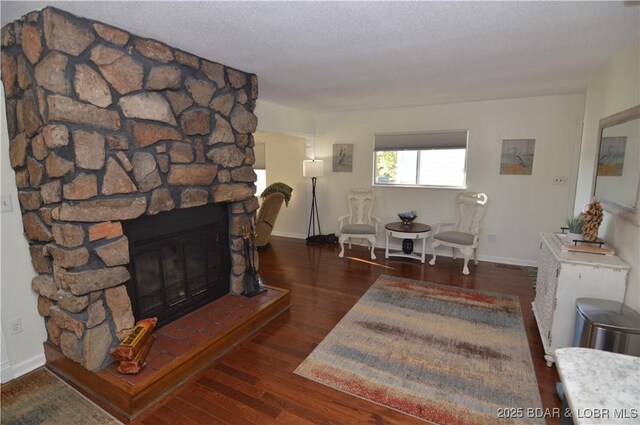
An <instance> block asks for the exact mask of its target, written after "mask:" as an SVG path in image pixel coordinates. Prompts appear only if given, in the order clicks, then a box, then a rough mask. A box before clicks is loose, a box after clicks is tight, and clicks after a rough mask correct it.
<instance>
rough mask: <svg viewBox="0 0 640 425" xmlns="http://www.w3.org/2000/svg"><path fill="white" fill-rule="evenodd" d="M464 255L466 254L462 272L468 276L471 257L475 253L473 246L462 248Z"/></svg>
mask: <svg viewBox="0 0 640 425" xmlns="http://www.w3.org/2000/svg"><path fill="white" fill-rule="evenodd" d="M460 251H462V255H464V266H463V267H462V274H463V275H465V276H467V275H468V274H469V258H471V254H473V248H461V249H460Z"/></svg>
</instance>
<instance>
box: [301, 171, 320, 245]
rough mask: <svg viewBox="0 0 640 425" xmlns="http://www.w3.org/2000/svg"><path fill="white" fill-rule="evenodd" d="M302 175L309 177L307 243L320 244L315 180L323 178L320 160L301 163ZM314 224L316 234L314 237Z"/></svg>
mask: <svg viewBox="0 0 640 425" xmlns="http://www.w3.org/2000/svg"><path fill="white" fill-rule="evenodd" d="M302 175H303V176H304V177H311V193H312V197H311V214H310V215H309V229H308V230H307V242H320V239H321V236H322V230H321V229H320V216H319V215H318V202H317V200H316V180H317V179H318V177H322V176H324V164H323V163H322V160H320V159H307V160H304V161H302ZM316 223H317V224H318V234H317V235H316Z"/></svg>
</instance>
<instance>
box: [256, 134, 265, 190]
mask: <svg viewBox="0 0 640 425" xmlns="http://www.w3.org/2000/svg"><path fill="white" fill-rule="evenodd" d="M265 151H266V149H265V144H264V143H256V144H255V145H254V146H253V152H254V154H255V156H256V162H254V163H253V171H255V172H256V176H258V179H257V180H256V183H255V184H256V196H260V194H261V193H262V191H263V190H265V189H266V188H267V170H266V168H267V167H266V158H265V157H266V155H265Z"/></svg>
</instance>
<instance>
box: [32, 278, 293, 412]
mask: <svg viewBox="0 0 640 425" xmlns="http://www.w3.org/2000/svg"><path fill="white" fill-rule="evenodd" d="M267 288H269V290H272V291H276V292H278V293H279V294H278V295H276V296H275V297H273V298H272V299H271V300H269V301H267V302H265V303H264V304H262V305H260V306H259V307H257V308H256V310H255V311H254V312H252V313H250V314H249V315H247V316H246V317H245V318H243V319H242V320H241V321H239V322H236V323H233V324H231V325H230V326H229V328H227V329H226V330H224V331H223V332H221V333H220V334H218V335H215V336H212V337H211V338H210V339H209V340H208V341H206V342H204V343H202V344H199V345H198V346H197V347H194V348H193V350H190V351H189V352H188V353H185V354H184V355H183V356H181V357H179V358H178V359H176V360H175V361H174V362H172V363H170V364H169V365H167V366H165V367H163V368H162V369H161V370H159V371H157V372H156V373H154V374H153V375H152V376H150V377H149V378H148V379H146V380H144V381H142V382H139V383H136V384H130V383H128V382H125V381H122V380H119V379H117V377H116V376H114V375H113V374H112V373H109V372H107V371H105V370H101V371H98V372H97V373H93V372H91V371H88V370H87V369H85V368H83V367H82V366H81V365H80V364H78V363H75V362H74V361H72V360H70V359H68V358H67V357H65V356H64V355H63V354H62V352H60V350H59V349H58V348H57V347H56V346H55V345H53V344H51V343H50V342H45V343H44V348H45V356H46V359H47V367H48V368H49V369H50V370H51V371H53V372H54V373H55V374H56V375H58V376H60V377H61V378H62V379H64V380H65V381H66V382H67V383H69V384H70V385H71V386H73V387H74V388H75V389H77V390H78V391H80V392H81V393H82V394H84V395H85V396H86V397H88V398H89V399H91V400H92V401H93V402H95V403H96V404H98V405H99V406H100V407H102V408H103V409H105V410H106V411H108V412H109V413H110V414H112V415H113V416H115V417H116V418H118V419H119V420H120V421H122V422H124V423H128V422H129V421H131V420H133V419H135V418H136V417H137V416H139V415H140V414H141V413H142V412H143V411H144V410H146V409H147V408H149V407H151V405H153V404H154V403H156V402H158V401H160V400H162V399H163V398H164V397H166V396H167V395H168V394H169V393H170V392H171V391H173V390H176V389H177V388H178V387H180V386H182V385H183V384H184V383H186V382H187V381H188V380H190V379H191V378H193V377H194V376H195V375H197V374H198V373H199V372H201V371H202V370H203V369H205V368H206V367H208V366H210V365H211V364H213V363H214V362H216V361H217V360H219V359H220V358H221V357H222V356H224V355H225V354H226V353H228V352H229V351H231V350H232V349H233V348H235V347H236V346H237V345H238V344H240V343H241V342H243V341H245V340H246V339H248V338H249V337H250V336H251V335H252V334H254V333H255V332H257V331H258V330H259V329H260V328H262V327H263V326H264V325H266V324H267V323H269V322H270V321H272V320H273V319H275V318H276V317H278V316H279V315H280V314H282V313H283V312H285V311H286V310H287V309H289V307H290V306H291V304H290V295H289V291H288V290H283V289H279V288H274V287H270V286H267Z"/></svg>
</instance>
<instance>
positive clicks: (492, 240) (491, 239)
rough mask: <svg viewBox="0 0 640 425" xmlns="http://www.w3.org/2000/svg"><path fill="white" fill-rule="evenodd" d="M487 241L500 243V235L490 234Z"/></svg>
mask: <svg viewBox="0 0 640 425" xmlns="http://www.w3.org/2000/svg"><path fill="white" fill-rule="evenodd" d="M487 240H488V241H489V242H498V235H494V234H489V235H487Z"/></svg>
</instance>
